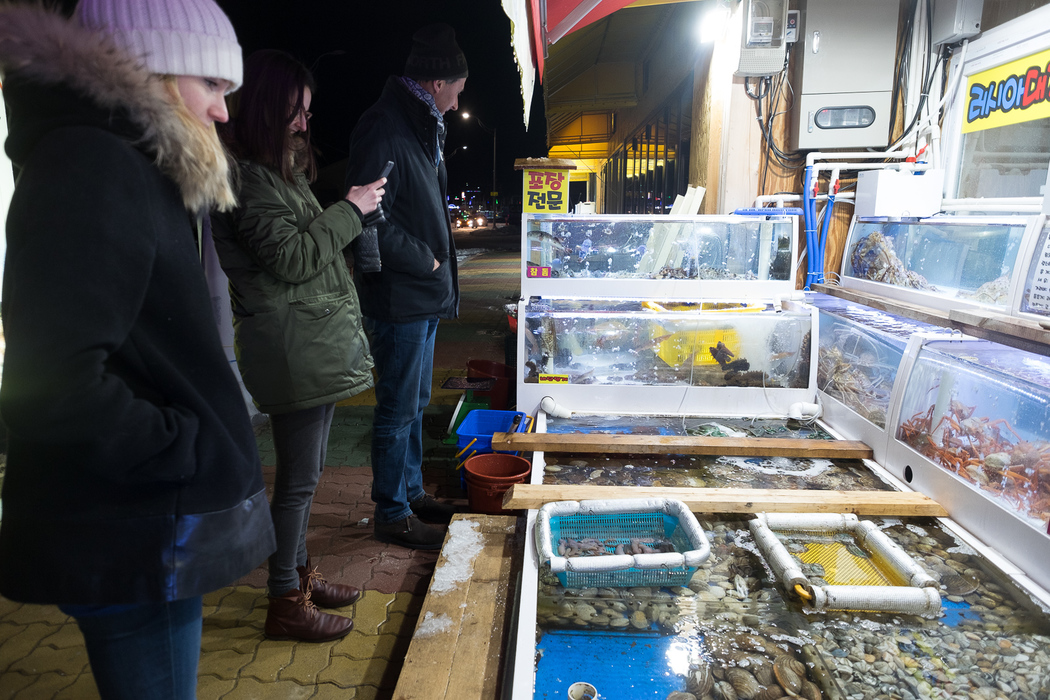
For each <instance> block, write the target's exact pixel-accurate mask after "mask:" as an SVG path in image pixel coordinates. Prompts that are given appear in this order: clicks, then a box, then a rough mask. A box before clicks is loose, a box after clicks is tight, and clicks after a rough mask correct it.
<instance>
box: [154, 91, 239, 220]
mask: <svg viewBox="0 0 1050 700" xmlns="http://www.w3.org/2000/svg"><path fill="white" fill-rule="evenodd" d="M157 77H158V78H159V80H160V84H161V86H162V87H163V90H164V92H165V95H166V97H167V98H168V101H169V102H170V103H171V106H172V109H173V110H174V113H175V117H176V118H177V120H178V122H179V126H180V127H181V130H182V131H184V133H185V135H186V137H187V138H186V139H185V140H184V141H180V142H179V143H178V144H173V146H172V147H171V148H169V149H167V150H165V149H163V148H160V147H158V148H157V165H158V166H159V167H161V168H162V169H163V170H166V171H168V172H172V171H174V172H181V173H192V176H193V177H197V178H200V180H198V183H197V184H198V187H197V188H186V187H182V185H183V183H181V182H179V183H177V184H179V186H180V189H181V190H182V191H183V192H184V197H183V199H184V202H185V204H186V208H187V209H189V210H190V211H193V212H200V211H205V210H210V209H217V210H218V211H229V210H231V209H233V208H234V207H235V206H237V197H236V195H235V194H234V189H233V185H232V182H231V177H232V167H231V158H230V155H229V153H228V152H227V151H226V148H225V147H224V146H223V143H222V140H221V139H220V138H219V134H218V132H217V131H216V129H215V124H214V123H211V124H204V122H202V121H201V120H200V119H199V118H198V117H197V115H195V114H194V113H193V112H191V111H190V109H189V107H187V106H186V102H185V101H184V100H183V99H182V94H181V93H180V92H179V86H178V83H177V82H176V76H174V75H159V76H157ZM176 161H182V163H183V165H184V166H186V167H183V168H177V169H168V168H164V164H165V163H172V162H176ZM202 184H203V187H201V185H202ZM194 190H196V194H194V195H186V194H185V193H187V192H191V191H194Z"/></svg>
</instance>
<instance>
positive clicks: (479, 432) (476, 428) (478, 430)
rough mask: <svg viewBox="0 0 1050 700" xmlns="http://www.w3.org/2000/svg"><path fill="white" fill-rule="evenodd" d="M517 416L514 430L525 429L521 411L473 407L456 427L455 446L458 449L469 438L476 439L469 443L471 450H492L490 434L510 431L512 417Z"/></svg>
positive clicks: (469, 439)
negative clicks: (471, 443)
mask: <svg viewBox="0 0 1050 700" xmlns="http://www.w3.org/2000/svg"><path fill="white" fill-rule="evenodd" d="M515 416H518V417H519V420H518V425H517V428H516V430H517V431H521V430H524V429H525V425H526V415H525V413H523V412H521V411H490V410H485V409H475V410H473V411H471V412H470V413H468V414H467V417H466V418H464V419H463V422H462V423H460V424H459V428H457V429H456V436H457V437H456V446H457V447H459V448H460V449H463V448H465V447H466V446H467V445H470V441H471V440H476V442H475V443H474V444H473V445H470V449H471V450H476V451H477V453H478V454H481V453H483V452H491V451H492V435H493V434H494V433H507V432H511V427H512V426H513V425H514V417H515Z"/></svg>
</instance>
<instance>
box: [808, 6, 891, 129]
mask: <svg viewBox="0 0 1050 700" xmlns="http://www.w3.org/2000/svg"><path fill="white" fill-rule="evenodd" d="M800 10H801V12H802V16H801V26H800V28H799V37H800V38H799V41H800V43H801V44H802V45H801V46H799V47H797V48H796V49H795V52H794V60H793V63H794V64H795V65H794V71H793V77H792V85H793V86H794V87H795V90H796V93H797V94H798V98H797V99H796V100H795V103H794V105H793V107H792V111H791V124H790V127H789V131H788V147H789V148H791V149H792V150H813V149H827V148H868V147H872V148H885V147H886V146H887V145H888V144H889V133H890V106H891V100H892V96H893V70H894V64H895V62H896V61H895V59H896V50H897V21H898V16H899V14H900V3H899V0H878V1H877V2H876V1H873V0H801V7H800Z"/></svg>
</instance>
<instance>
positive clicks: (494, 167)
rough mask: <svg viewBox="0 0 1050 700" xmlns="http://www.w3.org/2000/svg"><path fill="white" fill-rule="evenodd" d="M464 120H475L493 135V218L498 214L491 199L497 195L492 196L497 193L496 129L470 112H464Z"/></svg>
mask: <svg viewBox="0 0 1050 700" xmlns="http://www.w3.org/2000/svg"><path fill="white" fill-rule="evenodd" d="M463 118H464V119H473V120H474V121H476V122H477V123H478V126H480V127H481V128H482V129H484V130H485V131H487V132H488V133H490V134H492V189H491V190H489V197H490V200H489V201H490V202H491V203H492V214H493V216H495V214H496V202H495V200H494V199H491V198H493V197H495V195H494V194H492V193H493V192H495V191H496V129H495V128H491V129H490V128H489V127H488V125H486V124H485V122H483V121H481V118H480V117H478V116H476V115H474V114H471V113H470V112H464V113H463Z"/></svg>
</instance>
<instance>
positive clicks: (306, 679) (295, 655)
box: [280, 640, 338, 685]
mask: <svg viewBox="0 0 1050 700" xmlns="http://www.w3.org/2000/svg"><path fill="white" fill-rule="evenodd" d="M336 644H338V640H337V641H335V642H323V643H313V644H306V643H297V644H295V647H294V649H293V650H292V663H291V664H289V665H288V666H287V667H286V668H285V669H284V670H283V671H281V674H280V679H281V680H282V681H288V680H291V681H295V682H296V683H301V684H303V685H308V684H312V683H316V682H317V679H318V676H319V674H320V673H321V672H322V671H324V670H325V669H326V668H328V665H329V664H330V663H331V659H332V649H333V648H334V647H335V645H336Z"/></svg>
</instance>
